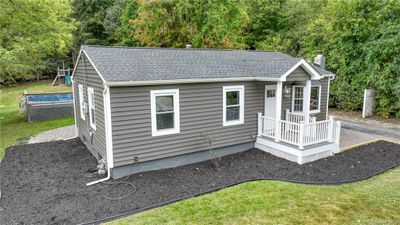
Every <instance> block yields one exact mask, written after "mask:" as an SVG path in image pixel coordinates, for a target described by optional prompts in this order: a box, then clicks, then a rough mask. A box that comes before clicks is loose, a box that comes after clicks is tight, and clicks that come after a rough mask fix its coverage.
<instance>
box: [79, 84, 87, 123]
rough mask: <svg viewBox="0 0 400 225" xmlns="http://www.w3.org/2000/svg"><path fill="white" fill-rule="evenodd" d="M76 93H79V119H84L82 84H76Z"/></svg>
mask: <svg viewBox="0 0 400 225" xmlns="http://www.w3.org/2000/svg"><path fill="white" fill-rule="evenodd" d="M78 94H79V107H80V108H79V111H80V113H81V119H83V120H85V119H86V117H85V110H86V109H85V100H84V99H83V98H84V97H83V96H84V95H83V86H82V84H79V85H78Z"/></svg>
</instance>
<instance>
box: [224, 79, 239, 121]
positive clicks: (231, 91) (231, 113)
mask: <svg viewBox="0 0 400 225" xmlns="http://www.w3.org/2000/svg"><path fill="white" fill-rule="evenodd" d="M243 123H244V86H228V87H223V125H224V126H230V125H237V124H243Z"/></svg>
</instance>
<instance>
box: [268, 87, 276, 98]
mask: <svg viewBox="0 0 400 225" xmlns="http://www.w3.org/2000/svg"><path fill="white" fill-rule="evenodd" d="M267 98H275V89H269V90H267Z"/></svg>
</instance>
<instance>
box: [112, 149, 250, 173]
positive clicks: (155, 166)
mask: <svg viewBox="0 0 400 225" xmlns="http://www.w3.org/2000/svg"><path fill="white" fill-rule="evenodd" d="M251 148H254V142H249V143H244V144H239V145H233V146H229V147H224V148H218V149H213V152H214V153H215V154H210V151H201V152H195V153H190V154H185V155H179V156H173V157H168V158H164V159H157V160H152V161H148V162H142V163H138V164H132V165H126V166H119V167H115V168H112V170H111V177H112V178H113V179H118V178H121V177H124V176H127V175H130V174H135V173H141V172H146V171H152V170H160V169H166V168H173V167H177V166H183V165H188V164H193V163H197V162H202V161H206V160H211V159H213V158H215V155H218V156H226V155H231V154H234V153H238V152H242V151H246V150H248V149H251Z"/></svg>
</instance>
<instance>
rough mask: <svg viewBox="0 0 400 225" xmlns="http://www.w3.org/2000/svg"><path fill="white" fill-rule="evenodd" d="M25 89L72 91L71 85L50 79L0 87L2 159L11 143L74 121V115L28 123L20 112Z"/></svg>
mask: <svg viewBox="0 0 400 225" xmlns="http://www.w3.org/2000/svg"><path fill="white" fill-rule="evenodd" d="M25 90H26V91H27V92H28V93H45V92H70V91H71V87H66V86H51V85H50V82H49V81H42V82H35V83H27V84H23V85H19V86H17V87H5V88H1V89H0V159H2V158H3V155H4V149H5V148H6V147H8V146H10V145H13V144H17V143H24V142H25V141H26V140H27V139H28V138H29V136H32V135H35V134H38V133H40V132H42V131H45V130H50V129H54V128H57V127H62V126H67V125H71V124H73V123H74V118H73V117H70V118H63V119H56V120H50V121H43V122H36V123H28V122H27V118H26V114H25V113H20V112H19V106H18V103H19V100H20V99H21V98H22V94H23V92H24V91H25Z"/></svg>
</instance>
